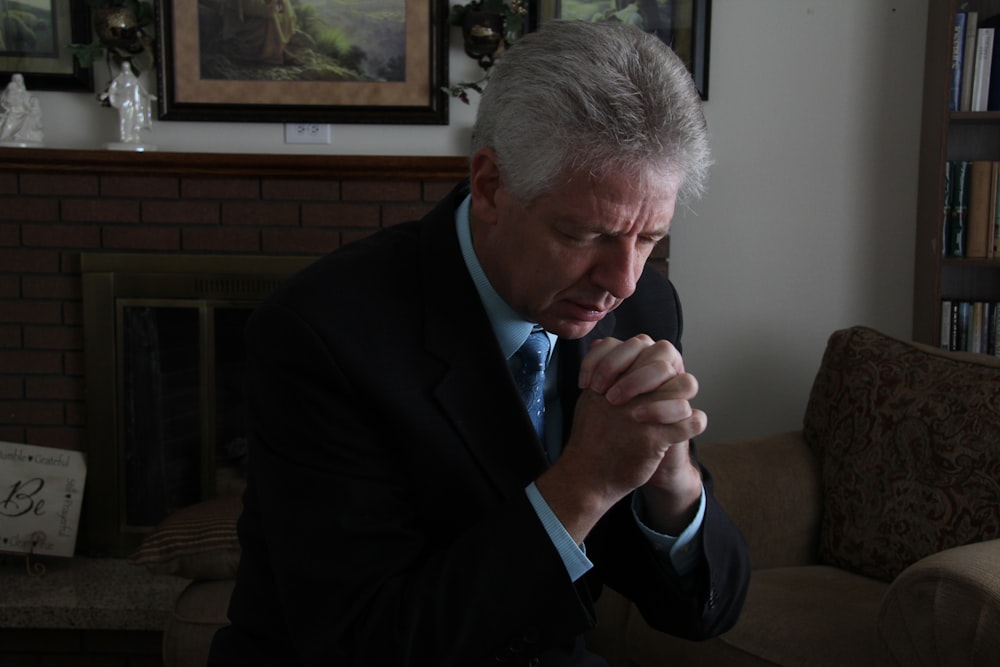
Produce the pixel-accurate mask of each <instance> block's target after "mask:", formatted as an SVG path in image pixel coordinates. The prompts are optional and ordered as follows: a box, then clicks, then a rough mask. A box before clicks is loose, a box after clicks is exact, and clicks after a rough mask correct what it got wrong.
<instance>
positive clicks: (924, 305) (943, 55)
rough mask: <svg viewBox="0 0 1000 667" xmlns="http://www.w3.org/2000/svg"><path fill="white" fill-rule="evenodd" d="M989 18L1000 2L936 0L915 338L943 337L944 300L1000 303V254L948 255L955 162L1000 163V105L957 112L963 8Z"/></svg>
mask: <svg viewBox="0 0 1000 667" xmlns="http://www.w3.org/2000/svg"><path fill="white" fill-rule="evenodd" d="M960 6H961V7H962V9H964V10H973V11H978V12H979V18H980V19H985V18H987V17H990V16H995V15H998V14H1000V0H979V1H978V2H976V1H973V2H966V1H965V0H929V2H928V17H927V50H926V61H925V65H924V94H923V109H922V111H923V119H922V125H921V136H920V167H919V177H918V179H919V180H918V199H917V233H916V256H915V266H914V294H913V337H914V339H915V340H918V341H921V342H924V343H928V344H931V345H941V343H942V334H941V329H942V309H941V304H942V301H943V300H952V301H969V302H972V301H985V302H1000V259H995V258H975V259H973V258H964V257H963V258H956V257H946V256H945V254H944V251H943V246H944V233H945V228H944V224H945V215H944V212H945V210H946V193H945V183H946V169H947V164H948V162H949V161H958V160H970V161H971V160H993V161H1000V111H950V110H949V92H950V83H951V58H952V40H953V26H954V20H955V13H956V12H957V11H959V7H960Z"/></svg>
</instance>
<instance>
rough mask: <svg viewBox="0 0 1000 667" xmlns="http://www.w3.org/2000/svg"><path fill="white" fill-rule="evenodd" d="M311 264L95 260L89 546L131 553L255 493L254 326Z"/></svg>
mask: <svg viewBox="0 0 1000 667" xmlns="http://www.w3.org/2000/svg"><path fill="white" fill-rule="evenodd" d="M309 261H311V259H308V258H292V257H207V256H160V255H157V256H149V255H110V254H99V255H86V256H84V258H83V273H84V277H83V284H84V328H85V341H84V345H85V354H86V376H87V378H86V379H87V454H88V477H89V479H88V484H87V493H86V496H85V498H84V521H85V523H84V528H83V529H82V531H81V533H82V535H83V540H82V542H83V543H82V544H81V545H80V547H79V548H80V549H81V550H82V551H84V552H86V553H88V554H91V555H115V556H124V555H127V554H128V553H130V552H131V551H133V550H134V549H135V548H136V547H137V546H138V544H139V541H140V540H141V539H142V537H143V536H144V535H145V534H146V533H147V532H148V531H149V530H150V529H152V528H153V527H154V526H156V525H157V524H158V523H159V522H160V521H162V520H163V519H164V518H165V517H166V516H167V515H169V514H170V513H171V512H174V511H176V510H178V509H180V508H182V507H185V506H188V505H191V504H193V503H196V502H198V501H199V500H202V499H206V498H213V497H218V496H224V495H233V494H238V493H240V491H241V490H242V486H243V482H242V480H243V473H244V469H245V463H246V461H245V459H246V441H245V438H244V433H243V414H242V400H241V396H242V388H241V384H242V372H243V365H244V360H245V353H244V348H243V328H244V326H245V324H246V321H247V318H248V317H249V316H250V313H252V312H253V308H254V307H255V306H256V304H257V303H259V302H260V300H261V299H262V298H263V297H264V296H266V295H267V294H268V293H269V292H270V291H271V290H272V289H274V287H276V286H277V285H278V284H280V283H281V281H282V280H284V278H285V277H287V276H288V275H290V274H291V273H293V272H294V271H295V270H297V269H298V268H301V267H302V266H305V264H307V263H308V262H309Z"/></svg>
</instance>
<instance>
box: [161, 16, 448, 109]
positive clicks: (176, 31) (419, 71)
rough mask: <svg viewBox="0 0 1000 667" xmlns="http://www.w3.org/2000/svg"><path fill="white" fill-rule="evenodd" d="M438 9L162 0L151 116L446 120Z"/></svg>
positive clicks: (441, 25) (444, 59) (441, 19)
mask: <svg viewBox="0 0 1000 667" xmlns="http://www.w3.org/2000/svg"><path fill="white" fill-rule="evenodd" d="M234 6H235V7H237V8H239V9H240V10H241V11H240V12H238V13H236V14H234V13H233V7H234ZM274 8H277V11H276V12H275V10H274ZM442 11H443V5H442V3H441V2H440V1H439V0H378V1H377V2H376V3H370V4H366V5H365V6H364V7H361V6H359V4H358V3H350V2H347V1H346V0H241V1H240V2H235V3H234V2H232V0H230V1H228V2H223V0H208V1H206V0H162V1H161V2H160V3H158V12H159V16H158V18H157V26H158V48H159V62H158V67H157V69H158V77H157V79H158V93H159V117H160V118H161V119H163V120H197V121H213V120H217V121H226V122H229V121H257V122H266V121H278V122H321V123H397V124H446V123H447V122H448V118H447V112H448V104H447V99H446V96H445V94H444V93H443V92H442V91H441V85H442V82H443V81H446V80H447V72H446V63H447V57H446V48H445V30H444V17H443V13H442ZM268 12H271V13H268ZM255 22H256V23H255ZM275 35H277V37H275ZM275 39H277V40H278V41H279V42H280V43H281V45H280V46H279V47H278V48H276V47H275Z"/></svg>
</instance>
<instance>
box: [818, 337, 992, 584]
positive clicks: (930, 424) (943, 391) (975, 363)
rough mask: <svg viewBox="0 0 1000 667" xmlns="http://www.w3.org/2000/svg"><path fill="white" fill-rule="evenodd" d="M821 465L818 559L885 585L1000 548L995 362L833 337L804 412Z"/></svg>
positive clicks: (884, 340)
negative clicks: (929, 561) (923, 564)
mask: <svg viewBox="0 0 1000 667" xmlns="http://www.w3.org/2000/svg"><path fill="white" fill-rule="evenodd" d="M804 432H805V438H806V441H807V442H808V443H809V446H810V448H811V449H812V451H813V452H814V453H815V454H816V456H817V458H818V459H819V461H820V469H821V471H822V478H823V479H822V481H823V492H824V515H823V521H822V526H821V530H820V556H821V559H822V560H823V561H824V562H825V563H828V564H830V565H835V566H838V567H841V568H843V569H846V570H849V571H853V572H856V573H858V574H863V575H867V576H870V577H874V578H877V579H882V580H885V581H891V580H892V579H894V578H895V577H896V575H898V574H899V573H900V572H902V571H903V570H904V569H906V567H908V566H909V565H911V564H913V563H915V562H916V561H918V560H920V559H921V558H923V557H925V556H928V555H930V554H932V553H936V552H938V551H942V550H944V549H947V548H950V547H955V546H960V545H963V544H969V543H972V542H980V541H983V540H989V539H995V538H998V537H1000V359H998V358H995V357H989V356H987V355H973V354H967V353H955V352H946V351H943V350H938V349H936V348H933V347H929V346H925V345H919V344H915V343H908V342H903V341H901V340H897V339H894V338H890V337H888V336H885V335H883V334H881V333H878V332H877V331H874V330H872V329H867V328H864V327H855V328H852V329H846V330H842V331H838V332H835V333H834V334H833V335H832V336H831V337H830V340H829V342H828V344H827V348H826V352H825V354H824V356H823V361H822V364H821V368H820V370H819V373H818V374H817V376H816V380H815V383H814V385H813V389H812V393H811V395H810V398H809V404H808V406H807V409H806V416H805V423H804Z"/></svg>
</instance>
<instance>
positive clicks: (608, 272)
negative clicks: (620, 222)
mask: <svg viewBox="0 0 1000 667" xmlns="http://www.w3.org/2000/svg"><path fill="white" fill-rule="evenodd" d="M644 261H645V258H644V257H642V256H641V254H640V253H639V251H638V248H636V245H635V242H634V241H633V240H631V239H628V238H620V239H615V240H614V241H613V242H609V243H607V244H606V245H605V247H603V248H602V249H601V253H600V255H599V256H598V259H597V263H596V264H595V265H594V268H593V270H592V271H591V280H593V281H594V283H595V284H597V285H598V286H599V287H600V288H601V289H603V290H605V291H607V292H609V293H610V294H611V295H612V296H614V297H616V298H618V299H627V298H628V297H630V296H632V293H633V292H635V285H636V281H637V280H638V278H639V275H640V274H641V273H642V263H643V262H644Z"/></svg>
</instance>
